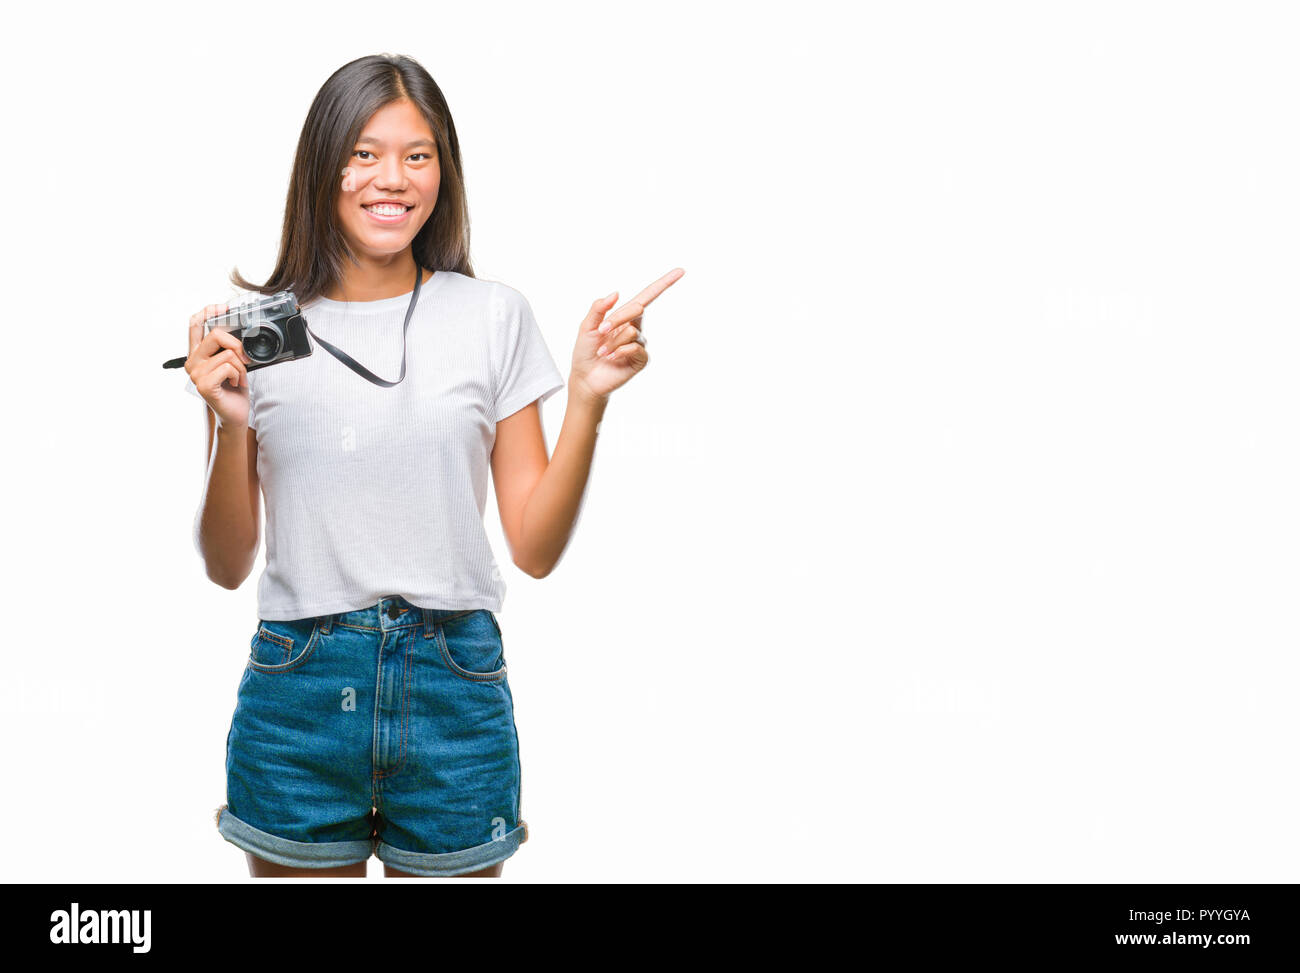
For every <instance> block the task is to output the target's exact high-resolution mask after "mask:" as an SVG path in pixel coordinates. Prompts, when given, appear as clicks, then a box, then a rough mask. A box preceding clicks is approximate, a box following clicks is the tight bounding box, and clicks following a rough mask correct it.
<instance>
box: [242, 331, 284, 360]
mask: <svg viewBox="0 0 1300 973" xmlns="http://www.w3.org/2000/svg"><path fill="white" fill-rule="evenodd" d="M243 341H244V351H246V352H248V357H249V358H251V359H253V361H256V362H267V361H273V360H274V359H275V357H276V356H277V355H279V354H280V347H281V342H280V335H279V332H278V331H276V330H275V329H274V328H270V327H267V326H265V325H253V326H252V327H251V328H249V329H248V330H247V331H245V332H244V337H243Z"/></svg>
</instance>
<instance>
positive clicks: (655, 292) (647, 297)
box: [629, 267, 686, 307]
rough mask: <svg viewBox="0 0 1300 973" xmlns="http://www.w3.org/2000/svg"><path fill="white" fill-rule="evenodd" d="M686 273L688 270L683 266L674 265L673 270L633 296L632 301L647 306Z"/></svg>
mask: <svg viewBox="0 0 1300 973" xmlns="http://www.w3.org/2000/svg"><path fill="white" fill-rule="evenodd" d="M685 273H686V271H684V270H682V268H681V267H674V268H673V269H672V270H670V271H668V273H666V274H664V275H663V276H662V277H660V278H659V279H658V280H657V281H655V282H654V283H653V284H651V285H649V286H648V287H646V288H644V289H643V290H642V291H641V293H640V294H638V295H637V296H636V297H634V298H632V301H635V302H636V303H637V304H640V305H641V306H642V307H646V306H647V305H649V304H650V302H651V301H653V300H654V299H655V298H656V297H658V296H659V295H660V294H662V293H663V292H664V291H666V290H668V288H669V287H671V286H672V285H673V284H675V283H677V282H678V281H679V280H681V279H682V275H684V274H685ZM629 303H631V302H629Z"/></svg>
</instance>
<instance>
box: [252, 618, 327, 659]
mask: <svg viewBox="0 0 1300 973" xmlns="http://www.w3.org/2000/svg"><path fill="white" fill-rule="evenodd" d="M319 640H320V625H319V622H318V620H317V619H315V618H300V619H297V620H296V621H291V622H274V621H267V620H266V619H260V620H259V623H258V626H257V632H256V633H255V634H254V635H253V641H252V642H251V643H250V644H249V647H248V668H250V669H253V670H255V671H257V672H288V671H290V670H292V669H297V668H298V667H299V666H300V665H302V664H303V663H304V662H306V661H307V659H309V658H310V657H311V654H312V652H313V651H315V649H316V643H317V642H318V641H319Z"/></svg>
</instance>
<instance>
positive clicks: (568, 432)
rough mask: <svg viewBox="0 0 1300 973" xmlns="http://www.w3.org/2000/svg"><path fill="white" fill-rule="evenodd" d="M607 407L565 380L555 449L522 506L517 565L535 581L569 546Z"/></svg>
mask: <svg viewBox="0 0 1300 973" xmlns="http://www.w3.org/2000/svg"><path fill="white" fill-rule="evenodd" d="M607 403H608V400H607V399H599V398H592V397H589V396H586V395H584V394H583V393H582V392H581V391H580V390H579V389H577V388H575V385H574V383H572V382H570V384H569V398H568V403H567V406H566V408H565V410H564V425H563V426H562V427H561V429H560V435H559V438H558V439H557V440H556V443H555V451H554V452H553V453H552V454H551V461H550V463H549V464H547V467H546V471H545V472H544V473H543V474H542V476H541V478H540V479H539V480H538V481H537V485H536V486H534V487H533V492H532V493H531V494H530V495H529V497H528V502H527V503H526V504H524V513H523V523H522V526H521V529H520V534H521V536H522V543H521V545H520V548H521V553H520V556H519V557H518V558H517V559H516V562H517V563H518V565H519V567H520V568H521V569H522V570H523V571H526V572H527V573H528V574H530V575H532V576H533V577H535V578H543V577H545V576H546V575H548V574H550V573H551V571H552V569H554V567H555V565H556V564H557V563H558V562H559V560H560V555H561V554H563V553H564V548H565V547H566V546H567V545H568V543H569V537H570V536H571V535H572V533H573V527H574V524H575V523H576V522H577V519H578V512H579V510H580V509H581V508H582V497H583V494H584V492H585V491H586V489H587V480H588V478H589V476H590V474H591V460H592V456H593V454H594V453H595V449H596V427H597V426H598V425H599V424H600V421H601V419H602V418H603V417H604V415H605V406H606V405H607Z"/></svg>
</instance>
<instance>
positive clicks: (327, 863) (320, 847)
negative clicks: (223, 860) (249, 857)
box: [217, 807, 374, 868]
mask: <svg viewBox="0 0 1300 973" xmlns="http://www.w3.org/2000/svg"><path fill="white" fill-rule="evenodd" d="M217 830H218V831H220V832H221V836H222V837H223V838H225V839H226V840H227V841H229V842H230V843H231V844H232V845H235V846H236V847H238V848H242V849H244V851H251V852H252V853H253V854H254V855H256V856H257V857H258V858H264V859H266V861H269V862H275V864H277V865H288V866H289V867H291V868H335V867H338V866H340V865H355V864H356V863H357V862H363V861H365V860H366V859H367V858H369V857H370V854H371V852H372V851H373V850H374V848H373V842H372V841H370V840H366V841H325V842H319V843H317V842H311V841H290V840H289V839H287V838H277V837H276V836H275V835H273V834H267V833H266V832H265V831H259V830H258V829H257V828H254V827H253V826H252V825H251V824H246V823H245V822H243V821H241V820H239V818H237V817H235V816H234V815H233V814H231V813H230V811H229V810H228V809H227V808H225V807H221V808H218V810H217Z"/></svg>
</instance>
